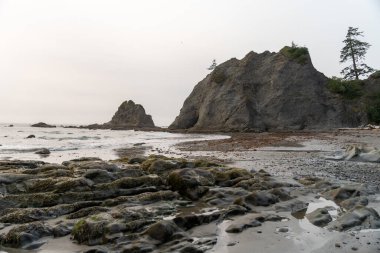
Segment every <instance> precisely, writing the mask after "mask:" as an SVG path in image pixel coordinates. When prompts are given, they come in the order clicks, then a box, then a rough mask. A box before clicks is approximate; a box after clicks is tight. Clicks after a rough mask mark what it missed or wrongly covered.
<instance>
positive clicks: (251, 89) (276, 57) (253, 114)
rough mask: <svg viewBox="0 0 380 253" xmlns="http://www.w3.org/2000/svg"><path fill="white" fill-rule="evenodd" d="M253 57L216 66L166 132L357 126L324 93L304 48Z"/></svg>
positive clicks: (338, 100) (322, 79) (324, 85)
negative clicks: (178, 130) (172, 130)
mask: <svg viewBox="0 0 380 253" xmlns="http://www.w3.org/2000/svg"><path fill="white" fill-rule="evenodd" d="M292 49H293V48H290V47H285V48H283V49H282V50H281V51H280V52H278V53H271V52H268V51H266V52H264V53H261V54H257V53H254V52H251V53H249V54H248V55H246V56H245V57H244V58H243V59H242V60H237V59H235V58H234V59H231V60H228V61H227V62H224V63H223V64H221V65H219V66H217V67H216V68H215V69H214V71H213V72H212V73H210V74H209V75H208V76H207V77H206V78H205V79H203V80H202V81H201V82H199V83H198V84H197V85H196V86H195V88H194V90H193V91H192V93H191V94H190V96H189V97H188V98H187V99H186V100H185V102H184V105H183V107H182V109H181V111H180V114H179V116H178V117H177V118H176V119H175V121H174V122H173V123H172V124H171V125H170V127H169V128H170V129H189V130H194V131H265V130H300V129H327V128H335V127H346V126H347V127H349V126H357V125H359V124H360V123H362V122H363V120H364V118H365V117H364V116H363V115H356V114H353V113H352V110H353V107H351V106H350V105H349V106H347V105H345V103H344V102H343V101H342V99H341V98H340V97H339V96H337V95H336V94H333V93H331V92H330V91H329V90H328V89H327V82H328V78H327V77H325V76H324V75H323V74H322V73H320V72H318V71H317V70H316V69H315V68H314V67H313V64H312V62H311V59H310V56H309V54H308V51H307V49H306V48H301V49H303V51H301V52H299V51H297V50H298V49H300V48H298V49H297V50H296V51H295V52H293V51H292Z"/></svg>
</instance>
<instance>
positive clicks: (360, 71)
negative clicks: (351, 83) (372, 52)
mask: <svg viewBox="0 0 380 253" xmlns="http://www.w3.org/2000/svg"><path fill="white" fill-rule="evenodd" d="M358 37H363V32H360V31H359V28H354V27H349V28H348V31H347V35H346V39H345V40H344V41H343V43H344V47H343V49H342V50H341V51H340V63H344V62H350V63H352V64H351V65H350V66H348V67H346V68H344V69H343V70H342V71H341V74H342V75H343V78H344V79H346V80H352V79H356V80H359V77H360V76H362V75H367V74H370V73H372V72H374V71H375V70H374V69H373V68H371V67H369V66H368V65H367V64H365V63H364V60H365V55H366V53H367V50H368V49H369V48H370V46H371V45H370V44H369V43H367V42H363V41H360V40H359V39H358Z"/></svg>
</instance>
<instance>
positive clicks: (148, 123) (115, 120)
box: [104, 100, 155, 129]
mask: <svg viewBox="0 0 380 253" xmlns="http://www.w3.org/2000/svg"><path fill="white" fill-rule="evenodd" d="M104 126H106V127H109V128H121V129H124V128H154V127H155V126H154V123H153V120H152V116H150V115H147V114H146V113H145V109H144V107H143V106H142V105H140V104H135V103H134V102H133V101H132V100H129V101H128V100H127V101H125V102H123V103H122V104H121V105H120V106H119V108H118V110H117V112H116V113H115V115H114V116H113V117H112V119H111V121H110V122H108V123H105V124H104Z"/></svg>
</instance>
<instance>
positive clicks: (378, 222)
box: [329, 206, 380, 231]
mask: <svg viewBox="0 0 380 253" xmlns="http://www.w3.org/2000/svg"><path fill="white" fill-rule="evenodd" d="M329 227H330V228H332V229H334V230H338V231H345V230H349V229H378V228H380V216H379V214H378V213H377V212H376V210H375V209H373V208H368V207H363V206H361V207H356V208H354V209H352V210H350V211H349V212H347V213H346V214H344V215H342V216H340V217H339V218H338V219H337V220H336V221H334V222H333V223H331V224H330V225H329Z"/></svg>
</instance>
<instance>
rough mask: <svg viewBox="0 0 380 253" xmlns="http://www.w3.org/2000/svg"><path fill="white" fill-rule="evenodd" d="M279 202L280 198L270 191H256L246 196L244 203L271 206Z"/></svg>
mask: <svg viewBox="0 0 380 253" xmlns="http://www.w3.org/2000/svg"><path fill="white" fill-rule="evenodd" d="M277 202H279V198H278V197H277V196H276V195H273V194H272V193H270V192H268V191H255V192H252V193H251V194H249V195H247V196H245V197H244V204H246V205H248V206H270V205H273V204H275V203H277Z"/></svg>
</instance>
